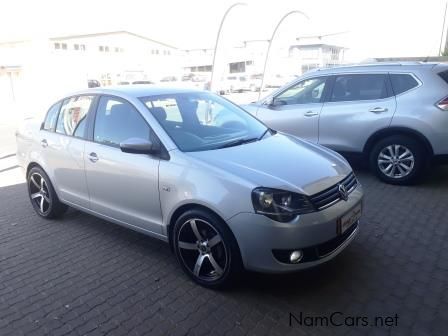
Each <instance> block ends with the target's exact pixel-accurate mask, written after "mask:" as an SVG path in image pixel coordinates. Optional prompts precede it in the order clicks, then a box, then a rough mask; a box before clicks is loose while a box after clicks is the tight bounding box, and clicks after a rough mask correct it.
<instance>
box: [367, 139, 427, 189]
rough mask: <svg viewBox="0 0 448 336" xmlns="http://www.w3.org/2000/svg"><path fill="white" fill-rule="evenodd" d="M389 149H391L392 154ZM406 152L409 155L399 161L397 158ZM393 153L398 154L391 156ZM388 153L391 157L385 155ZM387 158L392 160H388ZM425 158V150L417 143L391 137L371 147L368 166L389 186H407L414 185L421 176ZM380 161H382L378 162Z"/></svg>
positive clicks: (413, 140) (411, 140) (412, 140)
mask: <svg viewBox="0 0 448 336" xmlns="http://www.w3.org/2000/svg"><path fill="white" fill-rule="evenodd" d="M396 146H398V147H396ZM397 148H398V150H396V149H397ZM390 149H392V153H391V152H390ZM406 150H408V151H409V152H410V153H411V154H410V155H409V154H408V155H407V156H405V157H404V158H407V159H406V160H403V161H399V160H398V158H399V157H400V156H402V155H404V154H405V152H406ZM395 152H398V155H396V156H394V155H392V154H395ZM388 153H390V154H391V155H387V154H388ZM380 155H381V157H380ZM388 157H391V158H392V159H391V160H389V159H388ZM427 158H428V155H427V153H425V148H424V147H423V146H422V144H421V143H420V142H419V141H417V140H415V139H413V138H411V137H408V136H404V135H393V136H389V137H387V138H385V139H382V140H380V141H378V142H377V143H376V144H375V145H374V146H373V148H372V150H371V151H370V157H369V165H370V169H371V171H372V172H374V173H375V174H376V176H378V178H379V179H381V180H382V181H384V182H386V183H389V184H396V185H409V184H414V183H416V182H417V181H418V180H419V178H420V177H421V176H422V172H423V170H424V168H425V165H426V162H427ZM380 160H382V161H381V162H380ZM400 163H402V164H403V165H404V166H407V167H408V168H410V170H409V171H407V170H406V169H404V168H403V167H404V166H402V165H400ZM389 165H392V168H390V169H391V170H390V171H389V172H385V170H386V169H387V168H388V167H389ZM400 169H401V171H400ZM392 170H393V172H392ZM402 171H405V173H402Z"/></svg>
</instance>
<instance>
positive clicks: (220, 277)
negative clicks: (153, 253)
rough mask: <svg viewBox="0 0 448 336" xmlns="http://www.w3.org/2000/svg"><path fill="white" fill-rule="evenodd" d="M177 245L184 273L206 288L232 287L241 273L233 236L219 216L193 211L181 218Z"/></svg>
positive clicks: (198, 210)
mask: <svg viewBox="0 0 448 336" xmlns="http://www.w3.org/2000/svg"><path fill="white" fill-rule="evenodd" d="M173 244H174V251H175V254H176V257H177V260H178V261H179V263H180V264H181V266H182V268H183V270H184V271H185V272H186V273H187V274H188V275H189V276H190V277H191V278H192V279H193V280H194V281H195V282H196V283H198V284H200V285H202V286H204V287H208V288H221V287H225V286H228V285H230V284H231V283H232V282H233V281H234V280H235V276H236V275H237V274H238V273H239V272H240V271H241V257H240V252H239V249H238V245H237V243H236V241H235V238H234V237H233V235H232V233H231V232H230V230H229V229H228V227H227V226H226V225H225V224H224V223H223V222H222V220H221V219H220V218H219V217H217V216H216V215H214V214H212V213H209V212H207V211H204V210H202V209H193V210H189V211H187V212H185V213H184V214H183V215H182V216H180V217H179V218H178V219H177V221H176V223H175V226H174V235H173Z"/></svg>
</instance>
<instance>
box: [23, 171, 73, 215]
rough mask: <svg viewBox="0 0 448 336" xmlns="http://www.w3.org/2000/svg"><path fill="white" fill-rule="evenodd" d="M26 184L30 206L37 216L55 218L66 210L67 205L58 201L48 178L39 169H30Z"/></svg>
mask: <svg viewBox="0 0 448 336" xmlns="http://www.w3.org/2000/svg"><path fill="white" fill-rule="evenodd" d="M27 182H28V183H27V184H28V195H29V197H30V201H31V204H32V205H33V208H34V210H35V211H36V212H37V214H38V215H39V216H41V217H44V218H48V219H50V218H56V217H58V216H60V215H62V214H63V213H64V212H65V211H66V210H67V205H65V204H63V203H61V202H60V201H59V198H58V196H57V195H56V192H55V191H54V188H53V185H52V184H51V182H50V179H49V177H48V176H47V174H45V172H44V171H43V170H42V169H41V168H39V167H33V168H31V169H30V171H29V172H28V176H27Z"/></svg>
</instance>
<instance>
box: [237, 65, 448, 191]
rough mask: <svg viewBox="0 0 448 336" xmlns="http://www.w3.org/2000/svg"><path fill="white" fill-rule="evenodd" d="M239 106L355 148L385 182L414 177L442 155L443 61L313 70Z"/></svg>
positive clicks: (447, 108) (447, 115)
mask: <svg viewBox="0 0 448 336" xmlns="http://www.w3.org/2000/svg"><path fill="white" fill-rule="evenodd" d="M245 108H246V110H248V111H250V112H251V113H253V114H254V115H256V116H257V117H258V118H259V119H260V120H262V121H264V122H265V123H266V124H267V125H268V126H269V127H271V128H273V129H275V130H278V131H282V132H286V133H289V134H293V135H296V136H299V137H301V138H303V139H306V140H308V141H311V142H314V143H318V144H321V145H324V146H326V147H329V148H331V149H333V150H336V151H338V152H342V153H345V154H350V155H351V154H357V155H361V156H362V157H364V158H365V159H366V160H368V162H369V165H370V168H371V170H372V171H373V172H374V173H375V174H376V175H377V176H378V177H379V178H380V179H382V180H383V181H385V182H388V183H393V184H409V183H412V182H415V181H416V180H417V179H418V177H419V176H421V174H422V172H423V170H424V168H425V167H426V166H427V164H428V163H429V162H430V161H438V159H443V160H445V159H446V158H447V156H448V145H447V144H448V65H446V64H435V63H419V62H410V63H391V64H389V63H376V64H372V65H363V64H361V65H356V66H341V67H336V68H328V69H319V70H317V71H313V72H310V73H307V74H305V75H304V76H302V77H300V78H299V79H297V80H296V81H294V82H292V83H290V84H288V85H286V86H284V87H282V88H280V89H278V90H276V91H275V92H274V93H272V94H270V95H269V96H267V97H266V98H265V99H262V100H261V101H259V102H256V103H253V104H250V105H247V106H245ZM432 159H436V160H432Z"/></svg>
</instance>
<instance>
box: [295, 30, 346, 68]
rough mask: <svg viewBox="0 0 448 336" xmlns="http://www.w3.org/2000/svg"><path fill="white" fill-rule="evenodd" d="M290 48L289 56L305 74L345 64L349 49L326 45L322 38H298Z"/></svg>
mask: <svg viewBox="0 0 448 336" xmlns="http://www.w3.org/2000/svg"><path fill="white" fill-rule="evenodd" d="M296 40H297V43H295V44H292V45H291V46H290V47H289V56H290V58H291V59H293V60H294V64H296V65H297V66H298V67H297V68H296V71H297V72H299V73H300V74H303V73H305V72H307V71H309V70H312V69H315V68H323V67H332V66H335V65H340V64H343V63H344V56H345V51H346V50H347V48H344V47H341V46H336V45H333V44H327V43H324V42H323V40H322V36H307V37H298V38H297V39H296Z"/></svg>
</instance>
